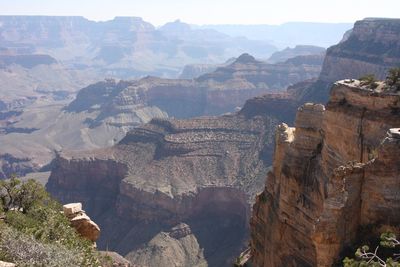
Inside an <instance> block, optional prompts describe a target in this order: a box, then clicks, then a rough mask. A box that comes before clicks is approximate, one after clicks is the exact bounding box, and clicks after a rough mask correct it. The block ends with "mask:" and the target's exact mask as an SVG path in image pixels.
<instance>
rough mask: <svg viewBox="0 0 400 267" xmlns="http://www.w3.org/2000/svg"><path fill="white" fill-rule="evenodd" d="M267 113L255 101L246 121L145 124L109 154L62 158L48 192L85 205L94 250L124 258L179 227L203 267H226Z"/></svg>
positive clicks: (266, 129)
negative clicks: (95, 230)
mask: <svg viewBox="0 0 400 267" xmlns="http://www.w3.org/2000/svg"><path fill="white" fill-rule="evenodd" d="M279 101H280V99H277V100H276V102H277V103H278V102H279ZM281 105H282V106H284V105H285V102H284V101H282V102H281ZM275 107H277V108H279V105H278V104H276V106H275ZM266 108H268V103H265V104H264V105H262V99H259V100H258V106H257V107H256V108H253V109H252V110H251V112H247V109H243V112H241V113H238V114H234V115H225V116H220V117H202V118H197V119H190V120H174V119H169V120H162V119H153V120H152V121H151V122H150V123H148V124H146V125H144V126H140V127H137V128H135V129H134V130H132V131H131V132H129V133H128V134H127V135H126V137H125V138H123V139H122V140H121V141H120V142H119V143H118V144H117V145H115V146H113V147H110V148H105V149H100V150H94V151H86V152H67V151H65V152H62V153H60V155H59V156H58V157H57V158H56V160H55V161H54V163H53V170H52V173H51V176H50V178H49V182H48V184H47V189H48V190H49V191H50V192H51V193H52V194H53V195H54V196H55V197H57V198H58V199H59V200H61V201H62V202H64V203H65V202H77V201H79V202H82V203H83V204H84V205H85V207H86V209H87V211H88V212H90V214H91V216H93V219H94V220H95V221H96V222H97V223H98V224H99V226H100V227H101V229H102V235H101V237H100V239H99V241H98V245H99V247H100V248H103V247H109V248H110V249H112V250H115V251H118V252H119V253H121V254H122V255H127V254H129V253H130V252H132V251H137V250H138V249H140V248H143V246H144V245H145V244H153V243H154V242H150V240H159V239H158V238H156V236H157V235H158V234H159V233H161V232H164V233H165V232H169V229H171V228H172V227H174V226H176V225H178V224H180V223H182V222H184V223H186V224H187V225H189V226H190V229H191V231H192V233H193V235H194V237H195V238H196V239H197V241H198V243H199V245H200V247H201V248H202V249H204V257H205V259H206V261H207V263H208V264H209V265H210V266H230V264H231V263H232V262H233V258H234V256H235V255H237V253H238V251H239V250H240V249H241V248H243V245H244V242H245V240H246V238H247V233H248V226H247V223H248V220H249V216H250V207H251V204H252V203H253V200H254V197H255V195H256V193H257V192H259V191H260V189H261V188H262V187H263V183H264V177H265V175H266V173H267V168H268V166H269V165H270V162H271V151H272V143H273V138H272V135H273V131H272V129H274V128H275V126H276V125H277V124H278V122H279V121H280V120H279V119H278V118H275V117H270V116H266V115H265V114H264V113H263V111H264V109H266ZM117 225H118V227H116V226H117ZM154 238H156V239H154ZM172 241H173V240H172ZM149 242H150V243H149ZM172 243H173V244H177V243H176V242H175V241H173V242H172ZM172 243H171V244H172ZM178 243H179V242H178ZM190 244H193V243H192V242H190ZM141 251H142V252H143V250H141ZM144 251H148V250H144ZM143 253H144V252H143ZM143 253H140V255H143ZM145 254H146V253H145ZM131 255H133V254H131ZM135 255H138V254H135ZM146 255H147V254H146ZM135 257H136V256H135ZM182 260H184V259H182Z"/></svg>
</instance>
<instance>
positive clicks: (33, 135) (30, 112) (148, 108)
mask: <svg viewBox="0 0 400 267" xmlns="http://www.w3.org/2000/svg"><path fill="white" fill-rule="evenodd" d="M295 59H296V58H295ZM321 64H322V61H312V62H309V61H307V60H305V59H300V60H299V61H296V62H293V63H292V62H290V61H288V62H284V63H279V64H267V63H265V62H262V61H258V60H256V59H255V58H254V57H252V56H250V55H248V54H243V55H241V56H239V57H238V58H237V59H236V60H235V61H234V62H232V63H231V64H229V65H227V66H225V67H220V68H217V69H216V70H215V71H214V72H212V73H209V74H205V75H202V76H200V77H198V78H196V79H191V80H185V79H164V78H157V77H150V76H149V77H145V78H142V79H139V80H129V81H125V80H119V81H117V80H115V79H107V80H105V81H102V82H97V83H94V84H91V85H89V86H87V87H85V88H83V89H82V90H80V91H79V92H78V94H77V96H76V98H75V99H74V100H72V101H71V102H68V101H67V100H63V99H61V100H59V101H53V100H49V99H48V98H49V97H46V98H40V99H39V100H35V101H34V103H32V104H30V105H28V106H27V107H25V108H24V109H22V111H21V109H13V112H3V113H0V114H4V118H0V142H1V143H4V146H3V149H2V152H1V155H0V170H1V171H0V178H5V177H8V176H10V175H11V174H13V173H15V174H18V175H24V174H26V173H28V172H32V171H38V170H41V169H42V168H46V166H47V165H48V164H49V163H50V161H51V159H52V158H53V157H54V153H55V151H59V150H63V149H64V150H76V149H80V150H82V149H94V148H100V147H106V146H112V145H113V144H115V143H117V142H118V141H119V140H121V139H122V138H123V137H124V135H125V134H126V133H127V132H128V131H129V130H131V129H133V128H134V127H136V126H138V125H140V124H142V123H146V122H149V121H150V120H151V119H152V118H167V117H168V116H169V117H174V118H192V117H197V116H204V115H220V114H224V113H228V112H234V111H235V110H237V109H238V108H240V107H241V106H243V105H244V103H245V101H246V99H249V98H252V97H255V96H258V95H262V94H265V93H279V92H280V90H281V88H285V87H286V86H288V85H290V84H294V83H297V82H299V81H302V80H304V79H308V78H313V77H317V76H318V74H319V72H320V69H321ZM21 139H23V140H22V141H21Z"/></svg>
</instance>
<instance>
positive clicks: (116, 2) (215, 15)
mask: <svg viewBox="0 0 400 267" xmlns="http://www.w3.org/2000/svg"><path fill="white" fill-rule="evenodd" d="M399 10H400V0H272V1H271V0H0V15H58V16H62V15H65V16H71V15H77V16H84V17H86V18H88V19H91V20H96V21H104V20H110V19H113V18H114V17H115V16H136V17H142V18H143V19H144V20H145V21H148V22H151V23H152V24H154V25H156V26H160V25H163V24H165V23H166V22H170V21H174V20H176V19H180V20H182V21H184V22H186V23H192V24H198V25H204V24H281V23H284V22H289V21H307V22H354V21H356V20H359V19H363V18H365V17H390V18H396V17H400V12H399Z"/></svg>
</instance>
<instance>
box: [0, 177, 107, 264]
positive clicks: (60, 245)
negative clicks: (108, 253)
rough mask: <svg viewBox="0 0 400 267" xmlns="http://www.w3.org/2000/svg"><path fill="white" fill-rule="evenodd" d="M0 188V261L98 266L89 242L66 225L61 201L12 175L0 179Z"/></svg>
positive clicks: (42, 189)
mask: <svg viewBox="0 0 400 267" xmlns="http://www.w3.org/2000/svg"><path fill="white" fill-rule="evenodd" d="M0 188H1V189H0V199H1V203H2V210H3V212H4V215H5V216H4V217H5V220H4V222H1V221H0V223H1V225H0V226H1V229H0V233H1V235H0V260H8V261H12V262H16V263H18V265H19V266H98V262H99V256H98V253H97V251H96V250H95V249H94V248H93V244H92V243H91V242H90V241H88V240H86V239H83V238H81V237H80V236H79V235H78V233H77V232H76V231H75V229H74V228H72V227H71V226H70V222H69V221H68V219H67V218H66V217H65V216H64V214H63V213H62V206H61V204H59V203H58V202H57V201H55V200H53V199H52V198H51V197H50V196H49V195H48V193H47V192H46V191H45V189H44V187H43V186H42V185H40V184H39V183H37V182H36V181H34V180H29V181H27V182H25V183H21V182H20V181H19V180H18V179H15V178H12V179H10V180H8V181H1V183H0ZM29 258H32V261H30V260H29ZM61 262H65V264H64V263H63V264H61Z"/></svg>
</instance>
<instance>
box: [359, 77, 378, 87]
mask: <svg viewBox="0 0 400 267" xmlns="http://www.w3.org/2000/svg"><path fill="white" fill-rule="evenodd" d="M359 80H360V85H362V86H368V87H370V88H371V89H375V88H377V87H378V83H377V80H376V79H375V75H374V74H367V75H365V76H362V77H360V78H359Z"/></svg>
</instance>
